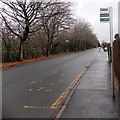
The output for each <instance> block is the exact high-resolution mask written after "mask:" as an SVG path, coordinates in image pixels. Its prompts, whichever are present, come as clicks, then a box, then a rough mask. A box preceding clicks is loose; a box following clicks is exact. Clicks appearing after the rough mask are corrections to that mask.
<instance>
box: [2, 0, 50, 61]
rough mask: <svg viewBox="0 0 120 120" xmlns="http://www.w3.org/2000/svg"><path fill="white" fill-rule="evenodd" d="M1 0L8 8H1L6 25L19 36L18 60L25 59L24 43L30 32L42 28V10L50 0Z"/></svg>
mask: <svg viewBox="0 0 120 120" xmlns="http://www.w3.org/2000/svg"><path fill="white" fill-rule="evenodd" d="M1 1H2V3H3V4H4V5H6V8H5V7H4V8H1V10H0V14H1V16H2V18H3V20H4V23H5V25H6V27H7V28H8V29H9V30H10V31H11V32H12V33H13V34H14V35H15V36H17V37H18V38H19V40H20V44H19V55H18V60H23V47H22V46H23V43H24V42H25V41H26V40H27V39H28V37H29V35H30V34H33V33H35V32H36V31H38V30H39V29H40V28H41V26H40V25H39V21H40V19H41V14H40V11H42V10H43V9H45V8H47V7H48V6H49V5H50V2H47V3H46V4H44V2H43V1H42V0H41V1H40V2H35V1H34V0H32V1H30V2H27V0H22V1H21V0H16V1H15V2H13V1H11V0H1ZM34 26H35V27H34Z"/></svg>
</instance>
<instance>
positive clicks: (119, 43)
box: [113, 38, 120, 87]
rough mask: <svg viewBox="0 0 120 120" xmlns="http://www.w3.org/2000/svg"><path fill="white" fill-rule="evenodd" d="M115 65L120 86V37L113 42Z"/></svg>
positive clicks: (115, 72)
mask: <svg viewBox="0 0 120 120" xmlns="http://www.w3.org/2000/svg"><path fill="white" fill-rule="evenodd" d="M113 65H114V74H115V77H116V78H117V83H118V86H119V87H120V38H118V39H117V40H115V41H114V42H113Z"/></svg>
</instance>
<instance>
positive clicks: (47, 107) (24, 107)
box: [24, 106, 50, 109]
mask: <svg viewBox="0 0 120 120" xmlns="http://www.w3.org/2000/svg"><path fill="white" fill-rule="evenodd" d="M24 108H42V109H45V108H49V109H50V107H35V106H24Z"/></svg>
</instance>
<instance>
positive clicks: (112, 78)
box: [109, 7, 115, 98]
mask: <svg viewBox="0 0 120 120" xmlns="http://www.w3.org/2000/svg"><path fill="white" fill-rule="evenodd" d="M109 14H110V49H111V82H112V97H113V98H115V89H114V71H113V10H112V7H109Z"/></svg>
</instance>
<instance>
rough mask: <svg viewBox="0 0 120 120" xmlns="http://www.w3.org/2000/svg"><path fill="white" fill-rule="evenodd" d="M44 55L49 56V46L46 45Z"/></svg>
mask: <svg viewBox="0 0 120 120" xmlns="http://www.w3.org/2000/svg"><path fill="white" fill-rule="evenodd" d="M46 57H49V48H48V47H46Z"/></svg>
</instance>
